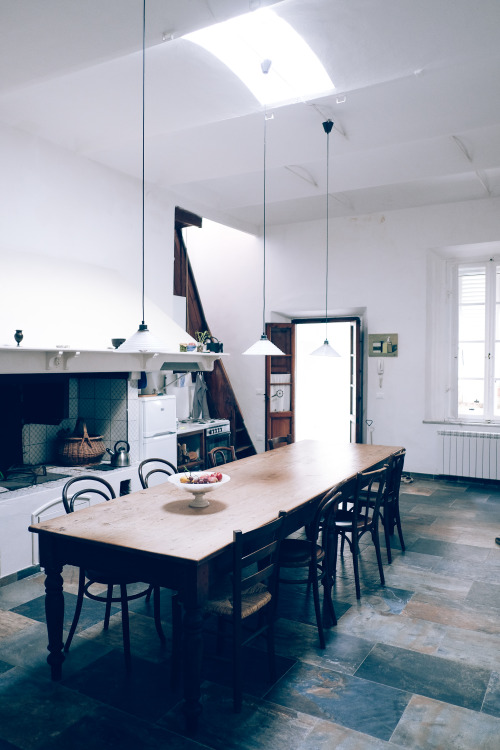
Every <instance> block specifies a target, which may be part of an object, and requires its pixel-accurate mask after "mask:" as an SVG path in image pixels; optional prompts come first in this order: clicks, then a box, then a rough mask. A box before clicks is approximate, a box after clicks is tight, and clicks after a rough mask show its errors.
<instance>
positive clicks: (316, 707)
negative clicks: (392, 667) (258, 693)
mask: <svg viewBox="0 0 500 750" xmlns="http://www.w3.org/2000/svg"><path fill="white" fill-rule="evenodd" d="M266 698H267V700H269V701H272V702H273V703H278V704H280V705H282V706H286V707H288V708H293V709H295V710H297V711H301V712H302V713H305V714H310V715H311V716H317V717H318V718H321V719H328V720H329V721H333V722H335V723H337V724H342V725H343V726H346V727H349V728H350V729H355V730H357V731H359V732H363V733H364V734H368V735H370V736H371V737H377V738H379V739H383V740H388V739H389V738H390V737H391V735H392V733H393V731H394V729H395V728H396V726H397V723H398V721H399V720H400V718H401V715H402V713H403V711H404V709H405V708H406V706H407V704H408V702H409V700H410V698H411V694H410V693H408V692H406V691H405V690H399V689H397V688H393V687H388V686H386V685H381V684H375V683H373V682H372V683H371V682H369V681H368V680H363V679H360V678H358V677H351V676H350V675H345V674H340V673H339V672H333V671H332V670H328V669H321V668H320V669H318V668H317V667H312V666H309V665H308V664H298V665H297V666H296V667H294V668H293V669H292V670H291V672H289V674H288V675H287V679H286V680H282V681H281V682H279V683H278V684H277V685H276V686H275V687H274V688H272V690H271V691H270V692H269V694H268V695H267V696H266ZM354 706H355V707H356V709H355V710H353V707H354Z"/></svg>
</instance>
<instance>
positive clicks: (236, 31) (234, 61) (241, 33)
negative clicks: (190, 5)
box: [183, 8, 335, 105]
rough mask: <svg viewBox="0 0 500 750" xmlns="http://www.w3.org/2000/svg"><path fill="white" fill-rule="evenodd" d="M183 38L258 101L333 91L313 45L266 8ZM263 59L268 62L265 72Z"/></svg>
mask: <svg viewBox="0 0 500 750" xmlns="http://www.w3.org/2000/svg"><path fill="white" fill-rule="evenodd" d="M183 38H184V39H187V40H189V41H190V42H194V43H195V44H198V45H200V46H201V47H204V49H206V50H207V51H208V52H211V53H212V54H213V55H215V56H216V57H218V58H219V60H221V62H223V63H224V64H225V65H227V67H228V68H230V69H231V70H232V71H233V73H234V74H235V75H237V76H238V78H240V79H241V81H242V82H243V83H244V84H245V85H246V86H247V87H248V88H249V89H250V91H251V92H252V94H253V95H254V96H255V97H256V98H257V99H258V101H259V102H260V103H261V104H267V105H271V104H283V103H284V102H288V101H296V100H303V99H311V98H313V97H317V96H320V95H321V94H325V93H327V92H331V91H332V89H334V88H335V87H334V85H333V83H332V81H331V79H330V77H329V76H328V74H327V72H326V70H325V69H324V67H323V65H322V64H321V62H320V61H319V60H318V58H317V57H316V55H315V54H314V52H313V51H312V49H311V48H310V47H309V46H308V45H307V44H306V42H305V41H304V40H303V39H302V37H301V36H300V35H299V34H298V33H297V32H296V31H295V29H293V28H292V27H291V26H290V25H289V24H288V23H287V22H286V21H284V20H283V19H282V18H280V17H279V16H277V15H276V14H275V13H273V11H271V10H269V9H268V8H261V9H259V10H256V11H254V12H252V13H246V14H245V15H243V16H238V17H237V18H231V19H230V20H229V21H224V22H223V23H218V24H215V25H213V26H209V27H208V28H206V29H201V30H200V31H195V32H193V33H192V34H187V35H186V36H185V37H183ZM263 60H271V63H272V65H271V69H270V71H269V73H267V74H266V75H264V74H263V73H262V70H261V63H262V62H263Z"/></svg>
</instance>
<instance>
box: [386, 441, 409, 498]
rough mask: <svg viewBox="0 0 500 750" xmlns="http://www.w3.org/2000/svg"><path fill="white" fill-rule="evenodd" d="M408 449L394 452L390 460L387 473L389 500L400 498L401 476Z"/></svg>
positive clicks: (387, 494)
mask: <svg viewBox="0 0 500 750" xmlns="http://www.w3.org/2000/svg"><path fill="white" fill-rule="evenodd" d="M405 456H406V450H405V448H403V449H402V450H400V451H398V452H397V453H394V454H393V455H392V456H391V458H390V461H389V471H388V474H387V488H386V498H387V502H392V501H396V502H397V500H398V497H399V490H400V487H401V477H402V475H403V466H404V462H405Z"/></svg>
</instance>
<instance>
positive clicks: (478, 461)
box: [438, 430, 500, 479]
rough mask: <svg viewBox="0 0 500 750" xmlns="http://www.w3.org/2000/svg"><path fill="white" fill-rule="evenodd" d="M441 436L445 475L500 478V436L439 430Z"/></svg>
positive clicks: (492, 433)
mask: <svg viewBox="0 0 500 750" xmlns="http://www.w3.org/2000/svg"><path fill="white" fill-rule="evenodd" d="M438 435H439V437H440V441H441V457H442V465H441V469H442V473H443V474H447V475H449V476H453V477H472V478H477V479H500V434H497V433H494V432H458V431H453V430H439V431H438Z"/></svg>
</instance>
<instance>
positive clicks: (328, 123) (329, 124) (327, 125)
mask: <svg viewBox="0 0 500 750" xmlns="http://www.w3.org/2000/svg"><path fill="white" fill-rule="evenodd" d="M332 128H333V122H332V121H331V120H326V122H324V123H323V130H324V131H325V133H326V277H325V343H327V342H328V255H329V252H328V251H329V247H330V243H329V235H328V225H329V220H328V199H329V196H330V169H329V166H330V133H331V131H332Z"/></svg>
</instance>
